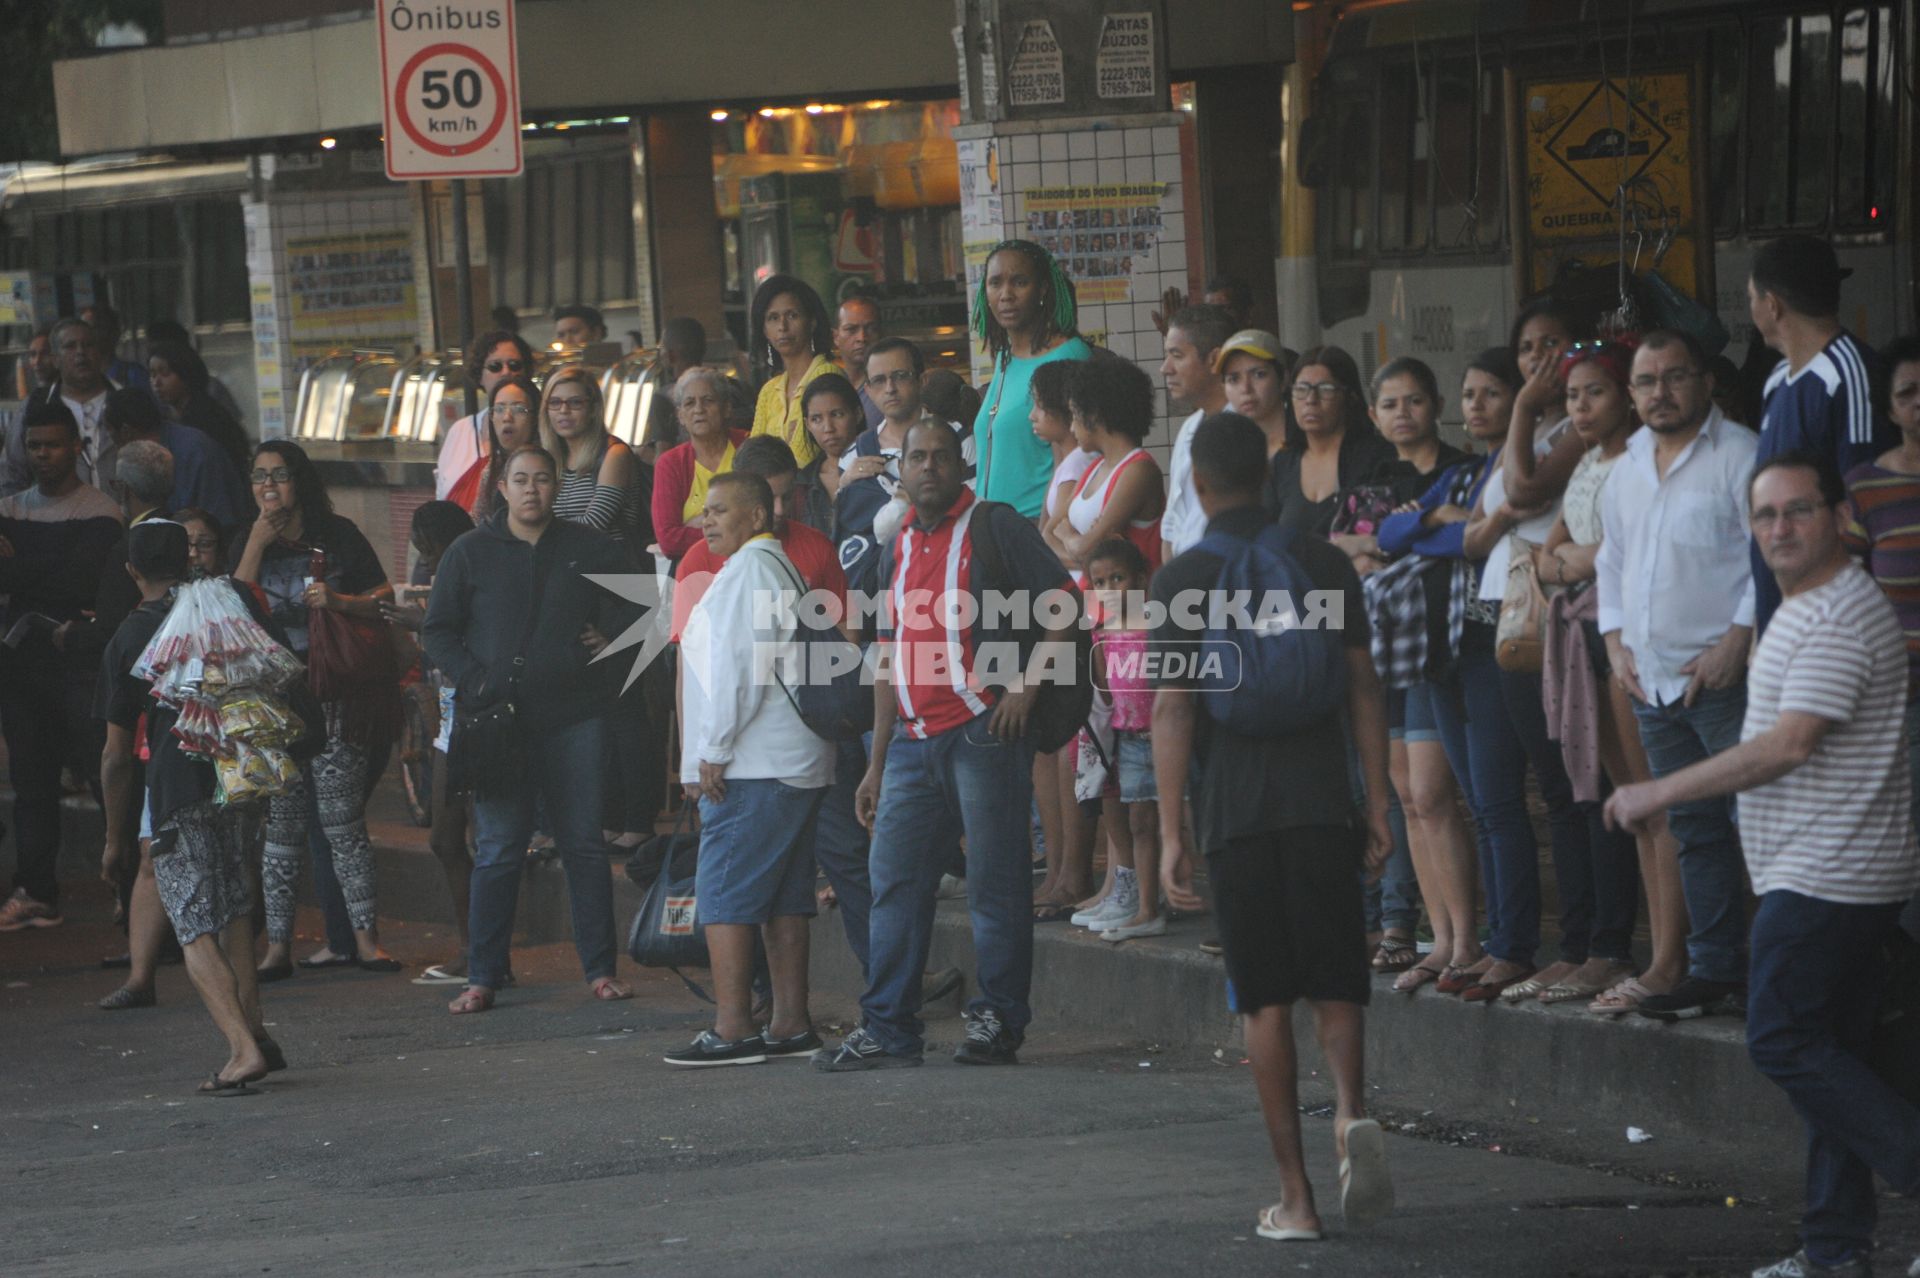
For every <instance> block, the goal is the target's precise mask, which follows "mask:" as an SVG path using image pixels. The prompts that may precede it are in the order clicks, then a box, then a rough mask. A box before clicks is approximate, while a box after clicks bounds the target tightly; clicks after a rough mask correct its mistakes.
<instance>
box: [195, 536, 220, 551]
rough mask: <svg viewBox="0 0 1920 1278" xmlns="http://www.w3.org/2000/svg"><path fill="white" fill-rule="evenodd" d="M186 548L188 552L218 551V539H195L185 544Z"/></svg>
mask: <svg viewBox="0 0 1920 1278" xmlns="http://www.w3.org/2000/svg"><path fill="white" fill-rule="evenodd" d="M187 548H188V549H189V550H218V549H220V539H219V538H218V537H195V538H193V539H192V540H191V541H189V542H188V543H187Z"/></svg>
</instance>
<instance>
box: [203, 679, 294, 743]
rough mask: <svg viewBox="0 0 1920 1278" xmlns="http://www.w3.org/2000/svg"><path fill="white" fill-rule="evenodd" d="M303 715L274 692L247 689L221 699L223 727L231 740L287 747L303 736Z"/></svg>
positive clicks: (226, 735)
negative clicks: (297, 712) (297, 713)
mask: <svg viewBox="0 0 1920 1278" xmlns="http://www.w3.org/2000/svg"><path fill="white" fill-rule="evenodd" d="M303 726H304V725H302V724H301V722H300V717H299V716H298V715H296V714H295V713H294V712H293V711H292V710H291V709H289V708H288V706H287V704H286V702H284V701H283V700H281V698H279V697H278V696H275V695H274V694H272V693H268V692H261V691H259V690H257V689H248V690H244V691H241V692H237V693H233V694H231V695H229V696H228V697H227V698H226V699H225V700H223V701H222V702H221V703H220V731H221V734H222V735H224V736H225V737H226V739H227V740H229V741H241V742H245V743H246V744H248V745H252V746H272V747H275V748H277V749H284V748H286V747H287V746H288V745H290V744H291V743H293V742H294V741H297V740H299V739H300V733H301V731H302V730H303Z"/></svg>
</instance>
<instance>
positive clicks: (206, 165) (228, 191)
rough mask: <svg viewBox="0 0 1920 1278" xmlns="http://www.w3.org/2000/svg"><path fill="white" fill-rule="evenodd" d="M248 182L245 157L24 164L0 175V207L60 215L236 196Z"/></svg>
mask: <svg viewBox="0 0 1920 1278" xmlns="http://www.w3.org/2000/svg"><path fill="white" fill-rule="evenodd" d="M249 182H250V177H249V174H248V172H247V162H246V161H245V160H210V161H205V162H201V163H194V162H179V163H176V162H173V161H170V160H151V159H148V160H143V161H141V162H138V163H120V164H106V163H98V162H94V163H87V164H67V165H59V164H29V165H23V166H21V167H20V168H18V169H16V170H14V171H13V172H11V173H8V174H7V175H6V176H5V177H4V179H0V211H5V212H17V211H22V210H24V211H26V212H29V213H34V214H45V213H61V212H66V211H68V210H70V209H88V208H105V207H107V206H109V205H122V204H135V203H143V202H148V203H157V202H159V201H162V200H186V199H193V198H195V197H197V196H208V195H237V194H239V193H240V192H242V191H245V190H246V189H247V187H248V185H249Z"/></svg>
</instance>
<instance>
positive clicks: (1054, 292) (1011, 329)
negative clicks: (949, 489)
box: [973, 240, 1093, 519]
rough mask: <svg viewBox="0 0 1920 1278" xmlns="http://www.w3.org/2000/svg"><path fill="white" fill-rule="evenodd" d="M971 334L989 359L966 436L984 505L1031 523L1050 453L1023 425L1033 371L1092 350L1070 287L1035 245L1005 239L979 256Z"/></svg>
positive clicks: (1040, 506) (1042, 497) (1040, 503)
mask: <svg viewBox="0 0 1920 1278" xmlns="http://www.w3.org/2000/svg"><path fill="white" fill-rule="evenodd" d="M973 330H974V332H975V334H977V335H978V336H979V338H980V340H981V341H982V342H984V343H986V347H987V351H988V353H989V354H990V355H991V356H992V357H993V381H992V382H991V383H990V384H989V385H988V386H987V387H986V390H985V391H984V393H983V394H982V395H981V398H980V413H979V416H978V417H976V418H975V419H974V424H973V436H974V440H975V441H976V444H975V446H976V448H977V450H978V454H977V455H978V458H979V467H980V476H979V483H978V485H977V489H978V491H979V493H980V495H981V497H983V498H985V499H986V500H988V501H1000V502H1005V503H1007V504H1008V505H1009V506H1012V507H1013V508H1014V509H1016V510H1018V511H1019V512H1020V513H1021V514H1023V515H1025V516H1026V517H1027V518H1029V519H1039V518H1040V517H1041V515H1042V513H1043V512H1044V509H1045V506H1046V499H1047V481H1048V478H1049V477H1050V476H1051V475H1052V474H1053V454H1052V450H1051V449H1050V448H1049V447H1048V446H1047V443H1046V441H1045V440H1042V439H1038V438H1036V437H1035V436H1034V433H1033V430H1032V429H1031V427H1030V425H1029V418H1030V416H1031V414H1032V409H1033V405H1032V403H1031V402H1030V396H1029V391H1028V385H1029V383H1030V382H1031V380H1032V378H1033V370H1034V369H1036V368H1038V367H1040V366H1041V365H1042V364H1046V363H1049V362H1050V361H1053V360H1060V359H1072V360H1084V359H1090V358H1092V356H1093V348H1092V347H1090V346H1088V345H1087V343H1086V341H1085V340H1084V339H1082V338H1081V337H1080V335H1079V334H1078V332H1076V331H1075V329H1074V304H1073V285H1072V284H1070V283H1068V281H1067V277H1066V276H1065V275H1064V274H1062V273H1061V271H1060V265H1059V263H1057V262H1055V261H1054V259H1053V256H1052V255H1051V254H1050V253H1048V252H1047V251H1046V250H1045V249H1043V248H1041V247H1040V246H1039V245H1038V244H1033V243H1030V242H1028V241H1026V240H1006V241H1004V242H1003V243H1000V244H998V245H995V246H994V249H993V252H992V253H990V254H988V255H987V265H986V270H985V272H984V273H983V274H982V276H981V278H980V288H979V291H978V292H977V293H976V294H975V295H974V300H973Z"/></svg>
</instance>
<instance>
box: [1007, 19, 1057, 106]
mask: <svg viewBox="0 0 1920 1278" xmlns="http://www.w3.org/2000/svg"><path fill="white" fill-rule="evenodd" d="M1066 100H1067V68H1066V60H1065V58H1064V57H1063V56H1062V54H1061V52H1060V42H1059V41H1058V40H1056V39H1054V38H1053V24H1052V23H1051V22H1048V21H1047V20H1046V19H1045V18H1036V19H1034V20H1033V21H1031V22H1028V23H1026V24H1025V25H1023V26H1022V27H1021V28H1020V43H1019V44H1018V45H1016V46H1015V47H1014V51H1013V64H1012V65H1011V66H1009V67H1008V68H1007V105H1009V106H1016V107H1038V106H1053V105H1056V104H1058V103H1061V102H1065V101H1066Z"/></svg>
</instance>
